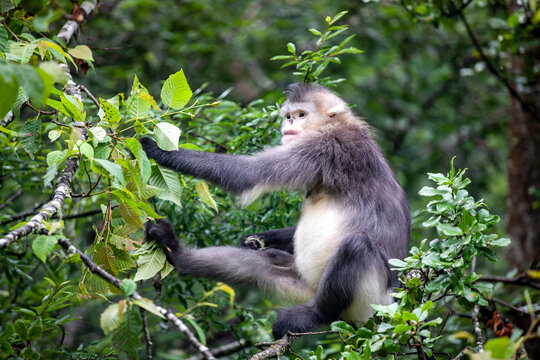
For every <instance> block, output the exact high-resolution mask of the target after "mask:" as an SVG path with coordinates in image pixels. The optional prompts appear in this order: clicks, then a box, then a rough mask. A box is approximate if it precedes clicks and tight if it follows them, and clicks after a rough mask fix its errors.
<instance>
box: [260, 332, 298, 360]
mask: <svg viewBox="0 0 540 360" xmlns="http://www.w3.org/2000/svg"><path fill="white" fill-rule="evenodd" d="M294 340H296V336H294V335H290V334H285V336H284V337H283V338H281V339H279V340H277V341H274V342H273V343H272V345H271V346H270V347H269V348H268V349H266V350H264V351H261V352H260V353H257V354H255V355H253V356H252V357H251V359H250V360H265V359H270V358H274V357H277V358H279V356H280V355H283V354H284V353H285V351H287V349H289V347H290V346H291V344H292V343H293V342H294Z"/></svg>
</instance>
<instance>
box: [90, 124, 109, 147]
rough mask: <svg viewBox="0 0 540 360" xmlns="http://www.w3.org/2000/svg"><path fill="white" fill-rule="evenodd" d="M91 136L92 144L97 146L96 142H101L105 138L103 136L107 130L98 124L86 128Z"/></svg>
mask: <svg viewBox="0 0 540 360" xmlns="http://www.w3.org/2000/svg"><path fill="white" fill-rule="evenodd" d="M88 131H90V133H91V134H92V137H93V139H92V140H93V144H94V146H97V144H98V143H100V142H103V140H104V139H105V136H107V132H106V131H105V129H104V128H102V127H100V126H94V127H91V128H89V129H88Z"/></svg>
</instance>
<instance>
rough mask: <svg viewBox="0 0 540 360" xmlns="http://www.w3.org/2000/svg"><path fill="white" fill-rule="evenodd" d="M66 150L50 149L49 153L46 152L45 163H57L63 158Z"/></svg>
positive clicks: (51, 164)
mask: <svg viewBox="0 0 540 360" xmlns="http://www.w3.org/2000/svg"><path fill="white" fill-rule="evenodd" d="M67 153H68V151H67V149H65V150H62V151H61V150H54V151H51V152H50V153H48V154H47V165H48V166H53V165H55V164H56V165H58V164H59V163H60V162H61V161H62V160H64V159H65V157H66V155H67Z"/></svg>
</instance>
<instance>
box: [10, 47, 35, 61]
mask: <svg viewBox="0 0 540 360" xmlns="http://www.w3.org/2000/svg"><path fill="white" fill-rule="evenodd" d="M36 47H37V42H34V43H23V42H19V41H13V42H12V43H11V44H10V49H9V52H10V53H11V54H12V55H15V56H16V57H17V58H18V59H19V62H20V63H21V64H28V62H29V61H30V58H31V57H32V54H33V53H34V50H35V49H36Z"/></svg>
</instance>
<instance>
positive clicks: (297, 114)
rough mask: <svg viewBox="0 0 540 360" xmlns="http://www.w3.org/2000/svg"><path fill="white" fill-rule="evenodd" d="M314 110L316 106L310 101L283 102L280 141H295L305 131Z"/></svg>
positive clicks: (284, 142)
mask: <svg viewBox="0 0 540 360" xmlns="http://www.w3.org/2000/svg"><path fill="white" fill-rule="evenodd" d="M315 111H316V107H315V106H314V104H311V103H292V104H291V103H285V104H284V106H283V107H282V108H281V114H282V116H283V122H282V124H281V134H282V135H283V137H282V138H281V142H282V143H283V144H287V143H290V142H292V141H295V140H296V139H297V138H298V137H299V136H300V135H301V134H302V133H303V132H304V131H305V129H306V125H307V124H308V123H309V122H310V121H311V118H312V117H313V114H314V113H315Z"/></svg>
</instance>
